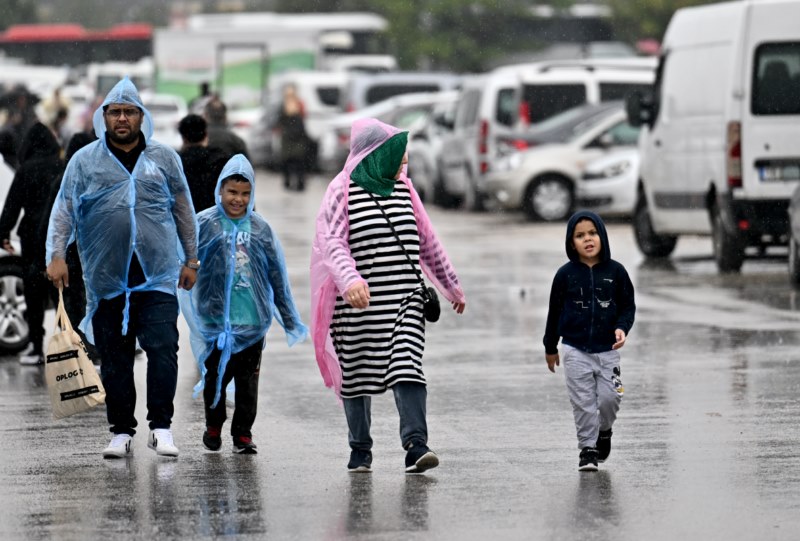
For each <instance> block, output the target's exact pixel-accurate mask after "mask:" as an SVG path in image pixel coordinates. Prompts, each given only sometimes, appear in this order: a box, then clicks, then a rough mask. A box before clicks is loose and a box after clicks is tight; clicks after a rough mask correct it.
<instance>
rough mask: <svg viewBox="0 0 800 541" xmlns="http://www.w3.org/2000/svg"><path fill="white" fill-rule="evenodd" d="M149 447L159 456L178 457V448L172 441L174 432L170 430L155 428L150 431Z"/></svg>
mask: <svg viewBox="0 0 800 541" xmlns="http://www.w3.org/2000/svg"><path fill="white" fill-rule="evenodd" d="M147 446H148V447H149V448H150V449H152V450H154V451H155V452H156V454H158V455H159V456H178V448H177V447H175V443H173V441H172V430H170V429H169V428H155V429H153V430H151V431H150V437H149V438H147Z"/></svg>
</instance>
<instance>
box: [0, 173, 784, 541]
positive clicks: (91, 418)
mask: <svg viewBox="0 0 800 541" xmlns="http://www.w3.org/2000/svg"><path fill="white" fill-rule="evenodd" d="M323 184H324V182H323V181H322V180H321V179H319V180H318V181H317V182H315V183H312V185H311V186H310V187H309V189H308V190H307V191H306V192H305V193H302V194H297V193H285V192H284V191H283V190H282V189H281V188H280V184H279V182H278V180H277V178H276V177H274V176H270V175H267V174H266V173H263V172H261V173H260V176H259V183H258V188H257V190H258V192H257V208H258V209H259V210H260V211H261V212H262V213H263V214H264V215H265V216H266V217H267V219H268V220H269V221H270V223H271V224H272V225H273V227H274V228H275V229H276V230H277V232H278V235H279V237H280V238H281V241H282V243H283V245H284V249H285V252H286V256H287V259H288V262H289V268H290V274H291V278H292V284H293V288H294V292H295V296H296V298H297V301H298V305H299V307H300V309H301V313H302V314H303V315H304V317H305V318H306V321H307V320H308V309H309V308H308V307H309V291H308V273H307V269H308V260H309V248H310V240H311V237H312V234H313V218H314V215H315V213H316V210H317V207H318V204H319V201H320V198H321V195H322V192H323V188H324V186H323ZM429 210H430V213H431V215H432V219H433V222H434V224H435V226H436V227H437V230H438V231H439V234H440V235H441V237H442V238H443V241H444V244H445V246H446V248H447V249H448V251H449V253H450V255H451V258H452V259H453V261H454V263H455V265H456V268H457V269H458V271H459V274H460V276H461V279H462V281H463V283H464V286H465V290H466V291H467V298H468V302H467V311H466V313H465V314H464V315H463V316H461V317H458V316H456V315H455V314H454V313H453V312H451V311H446V312H445V313H444V314H443V316H442V319H441V320H440V321H439V322H438V323H436V324H431V325H430V326H429V328H428V341H427V345H426V353H425V366H426V372H427V375H428V379H429V402H428V411H429V430H430V445H431V447H432V448H433V449H435V450H436V451H437V452H438V453H439V456H440V458H441V466H440V467H439V468H437V469H435V470H432V471H431V472H429V473H428V474H426V475H422V476H407V475H405V474H404V473H403V457H404V451H403V450H402V449H401V448H400V446H399V441H398V440H399V437H398V435H397V414H396V412H395V411H394V403H393V400H392V399H391V397H390V396H384V397H379V398H378V399H376V400H374V401H373V437H374V439H375V447H374V455H375V462H374V465H373V473H372V474H369V475H353V474H348V472H347V470H346V468H345V465H346V463H347V458H348V452H349V450H348V446H347V429H346V424H345V420H344V416H343V414H342V412H341V409H340V407H339V406H338V404H337V402H336V400H335V399H334V397H333V394H332V393H331V392H330V391H329V390H328V389H326V388H325V387H324V386H323V384H322V380H321V378H320V377H319V374H318V371H317V368H316V364H315V362H314V359H313V351H312V347H311V344H310V342H307V343H305V344H301V345H298V346H296V347H294V348H292V349H288V348H287V347H286V343H285V339H284V335H283V333H282V330H281V329H280V328H279V327H277V326H275V327H273V329H272V330H271V331H270V333H269V335H268V344H267V349H266V351H265V353H264V358H263V359H264V360H263V365H262V367H263V368H262V376H261V388H260V397H259V398H260V404H259V416H258V419H257V421H256V424H255V426H254V430H253V432H254V440H255V441H256V443H257V444H258V446H259V454H258V455H256V456H238V455H233V454H232V453H231V452H230V441H229V439H227V438H226V439H225V440H224V444H223V452H221V453H209V452H206V451H204V450H203V448H202V444H201V441H200V437H201V435H202V432H203V428H204V422H203V409H202V403H201V402H200V401H199V400H193V399H192V398H191V390H192V386H193V385H194V383H195V382H196V379H197V371H196V369H195V366H194V361H193V359H192V357H191V353H190V350H189V347H188V335H187V333H186V328H185V326H183V325H182V327H181V329H182V331H184V332H183V335H182V339H181V340H182V343H181V352H180V374H179V383H178V393H177V397H176V414H175V418H174V424H173V430H174V434H175V440H176V444H177V445H178V447H179V448H180V450H181V456H180V457H179V458H178V459H165V458H157V457H156V456H155V454H154V453H153V452H152V451H150V450H149V449H147V448H146V435H147V428H146V421H145V415H146V411H145V408H144V393H143V391H144V374H145V370H144V368H145V360H144V359H143V358H142V359H140V360H139V362H137V366H136V370H137V372H136V373H137V381H138V385H139V387H138V388H139V391H140V400H139V404H138V406H137V416H138V419H139V422H140V427H139V428H140V431H139V433H138V434H137V436H136V438H135V439H134V447H135V451H134V456H133V457H132V458H130V459H127V460H116V461H110V460H103V459H102V458H101V456H100V454H99V453H100V450H101V449H102V448H103V447H104V446H105V445H106V444H107V442H108V437H109V434H108V433H107V425H106V422H105V412H104V410H103V409H102V408H100V409H97V410H96V411H93V412H90V413H88V414H84V415H81V416H77V417H75V418H70V419H66V420H61V421H54V420H53V419H52V416H51V413H50V406H49V402H48V395H47V389H46V387H45V386H44V382H43V378H42V375H43V370H42V369H41V368H37V367H23V366H20V365H19V364H18V363H17V361H16V359H15V358H14V357H6V358H0V456H1V457H2V459H1V460H2V462H0V486H2V489H1V490H0V509H2V517H3V518H2V519H0V539H3V540H5V539H34V540H35V539H42V540H46V539H59V540H60V539H68V540H72V539H76V540H77V539H100V538H103V539H148V540H149V539H158V540H171V539H217V538H226V539H265V538H268V539H313V540H315V539H326V540H336V539H365V540H366V539H369V540H371V539H381V540H394V539H454V540H455V539H459V540H460V539H467V540H471V539H543V540H544V539H547V540H550V539H564V540H571V539H584V540H586V539H589V540H592V539H598V540H606V539H614V540H615V541H619V540H640V539H656V540H660V539H664V540H674V539H689V540H694V539H697V540H707V539H725V540H739V539H742V540H750V539H786V540H792V539H800V468H799V467H798V464H800V423H798V420H799V419H800V400H798V395H799V394H800V348H799V347H798V342H800V333H798V330H800V311H799V310H800V296H798V293H797V292H796V291H794V290H793V289H792V288H791V287H790V286H789V284H788V279H787V276H786V263H785V259H783V260H782V259H780V258H776V259H773V260H767V261H758V262H756V261H748V262H746V263H745V265H744V269H743V272H742V274H741V275H735V276H719V275H717V273H716V269H715V266H714V263H713V261H712V260H711V258H710V250H711V247H710V242H709V241H708V240H707V239H681V241H680V242H679V245H678V249H677V251H676V253H675V255H674V256H673V258H672V260H671V261H670V262H669V263H667V264H661V265H652V264H647V263H644V262H643V261H642V258H641V256H640V255H639V253H638V251H637V250H636V248H635V247H634V245H633V240H632V235H631V233H630V227H629V226H628V225H627V224H624V223H612V224H611V225H610V226H609V233H610V237H611V249H612V255H613V256H614V257H615V258H616V259H618V260H619V261H621V262H622V263H623V264H625V265H626V267H627V268H628V271H629V273H630V274H631V277H632V279H633V282H634V285H635V286H636V288H637V304H638V312H637V321H636V324H635V326H634V329H633V332H632V333H631V335H630V338H629V341H628V344H627V345H626V346H625V347H624V348H623V349H622V351H621V353H622V367H623V370H622V371H623V380H624V383H625V388H626V392H625V398H624V400H623V405H622V409H621V411H620V415H619V418H618V421H617V424H616V425H615V427H614V439H613V451H612V455H611V457H610V459H609V461H608V462H606V463H605V464H604V465H601V470H600V471H599V472H597V473H579V472H578V471H577V458H578V450H577V448H576V439H575V430H574V425H573V421H572V414H571V409H570V405H569V401H568V399H567V396H566V391H565V388H564V381H563V373H562V372H561V370H560V369H559V371H558V373H557V374H556V375H552V374H550V373H549V372H548V371H547V369H546V365H545V362H544V354H543V350H542V346H541V336H542V333H543V328H544V319H545V315H546V310H547V298H548V293H549V287H550V281H551V280H552V276H553V273H554V272H555V270H556V268H557V267H558V266H559V265H561V264H562V263H563V261H564V258H565V254H564V249H563V245H564V243H563V239H564V224H552V225H551V224H531V223H526V222H524V221H523V220H522V219H521V217H519V216H516V215H498V214H484V215H478V214H468V213H462V212H446V211H441V210H439V209H436V208H433V207H430V209H429ZM52 318H53V315H52V312H50V313H49V315H48V319H47V325H48V328H51V327H52Z"/></svg>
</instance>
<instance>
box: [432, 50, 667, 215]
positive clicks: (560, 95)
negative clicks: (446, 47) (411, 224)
mask: <svg viewBox="0 0 800 541" xmlns="http://www.w3.org/2000/svg"><path fill="white" fill-rule="evenodd" d="M656 64H657V59H655V58H651V57H645V58H620V59H613V58H603V59H587V60H559V61H546V62H535V63H530V64H516V65H511V66H504V67H501V68H497V69H495V70H493V71H491V72H489V73H487V74H485V75H482V76H479V77H477V78H474V79H470V80H467V81H465V82H464V85H463V89H462V97H461V99H460V101H459V105H458V109H457V110H456V116H455V126H454V129H453V133H452V135H451V136H450V138H449V139H448V140H447V141H446V142H445V143H444V146H443V149H442V167H443V170H442V179H441V186H440V189H439V190H438V193H442V194H444V195H442V196H441V197H440V198H441V199H442V201H443V202H444V203H445V204H449V205H453V204H455V203H456V202H459V201H460V202H461V203H462V204H463V206H464V207H466V208H469V209H475V210H477V209H480V208H481V207H482V203H483V199H484V196H485V189H484V187H485V183H486V179H487V176H488V175H489V174H490V173H491V172H492V168H493V167H494V165H495V164H496V162H497V160H498V158H500V157H502V155H503V154H504V153H505V152H506V150H505V149H506V148H507V149H509V150H519V146H518V145H520V144H523V143H522V140H521V139H516V138H515V135H514V133H515V130H518V129H522V128H525V127H528V126H531V125H535V124H536V123H538V122H540V121H542V120H544V119H546V118H549V117H551V116H553V115H554V114H556V113H560V112H562V111H566V110H567V109H571V108H572V107H575V106H577V105H581V104H583V103H600V102H605V101H615V100H621V99H623V98H625V96H627V95H628V94H630V93H633V92H635V91H642V90H645V89H650V88H651V87H652V84H653V81H654V79H655V68H656ZM509 145H510V146H509Z"/></svg>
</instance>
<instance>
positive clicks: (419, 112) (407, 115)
mask: <svg viewBox="0 0 800 541" xmlns="http://www.w3.org/2000/svg"><path fill="white" fill-rule="evenodd" d="M428 111H429V106H422V107H414V108H410V109H404V110H402V111H399V112H398V113H397V114H396V115H394V118H393V119H392V121H391V122H390V124H392V125H393V126H396V127H398V128H400V129H403V130H405V129H408V128H409V127H411V126H412V125H413V124H414V123H415V122H416V121H417V120H419V119H420V118H423V117H424V116H426V115H428V114H429V113H428Z"/></svg>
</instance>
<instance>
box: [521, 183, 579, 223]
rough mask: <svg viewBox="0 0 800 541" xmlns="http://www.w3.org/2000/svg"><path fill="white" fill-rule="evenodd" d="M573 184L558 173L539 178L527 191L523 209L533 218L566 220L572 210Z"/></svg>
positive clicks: (552, 220)
mask: <svg viewBox="0 0 800 541" xmlns="http://www.w3.org/2000/svg"><path fill="white" fill-rule="evenodd" d="M573 204H574V195H573V192H572V184H571V183H570V182H569V181H568V180H567V179H565V178H563V177H560V176H557V175H547V176H543V177H540V178H537V179H534V181H533V182H531V184H530V185H529V186H528V189H527V190H526V191H525V199H524V201H523V210H524V211H525V213H526V214H527V215H528V218H530V219H531V220H540V221H544V222H555V221H559V220H565V219H566V218H567V217H568V216H569V215H570V212H572V206H573Z"/></svg>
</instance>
